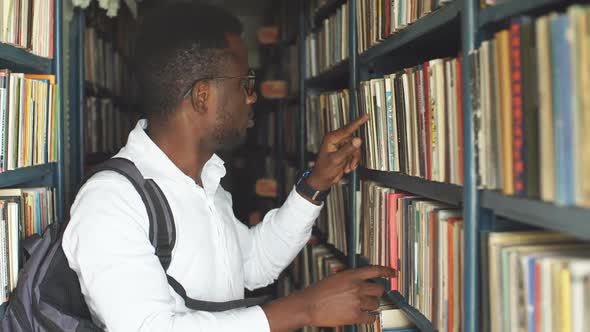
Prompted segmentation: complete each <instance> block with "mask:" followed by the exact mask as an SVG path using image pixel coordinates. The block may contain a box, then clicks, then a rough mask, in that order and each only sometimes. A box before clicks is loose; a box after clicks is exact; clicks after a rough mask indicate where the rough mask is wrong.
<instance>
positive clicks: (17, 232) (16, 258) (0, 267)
mask: <svg viewBox="0 0 590 332" xmlns="http://www.w3.org/2000/svg"><path fill="white" fill-rule="evenodd" d="M54 197H55V193H54V191H53V189H51V188H27V189H1V190H0V301H1V303H0V304H3V303H5V302H7V301H8V298H9V296H10V292H11V291H12V290H13V289H14V288H15V287H16V283H17V281H18V272H19V268H20V267H21V266H22V263H23V262H22V261H23V257H22V253H21V250H20V240H23V239H24V238H26V237H28V236H31V235H34V234H38V235H41V234H42V233H43V231H44V230H45V229H46V228H47V226H49V225H50V224H52V223H53V222H54V221H55V220H56V219H57V216H56V211H57V210H56V207H55V200H54Z"/></svg>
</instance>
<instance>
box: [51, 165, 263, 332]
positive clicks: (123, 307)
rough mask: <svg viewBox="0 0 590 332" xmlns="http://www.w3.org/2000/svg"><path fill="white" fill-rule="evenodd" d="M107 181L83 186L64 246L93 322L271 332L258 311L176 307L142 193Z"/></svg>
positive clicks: (112, 327)
mask: <svg viewBox="0 0 590 332" xmlns="http://www.w3.org/2000/svg"><path fill="white" fill-rule="evenodd" d="M105 173H107V172H105ZM107 174H109V173H107ZM99 175H104V174H103V173H101V174H99ZM117 177H118V175H117ZM110 179H111V180H99V179H96V180H95V179H91V181H89V182H88V183H87V184H86V185H85V186H84V188H82V190H81V191H80V193H79V194H78V196H77V198H76V202H75V203H74V205H73V207H72V210H71V216H72V217H71V220H70V223H69V225H68V227H67V229H66V232H65V233H64V238H63V244H62V246H63V249H64V253H65V255H66V257H67V259H68V261H69V264H70V267H71V268H72V269H73V270H74V271H75V272H76V273H77V275H78V278H79V280H80V285H81V288H82V292H83V294H84V298H85V300H86V302H87V304H88V306H89V309H90V311H91V312H92V313H93V317H94V318H95V319H96V320H98V321H100V323H102V324H103V325H104V326H105V327H106V329H107V330H108V331H109V332H129V331H141V332H147V331H150V332H151V331H154V332H155V331H158V332H160V331H172V332H185V331H186V332H188V331H190V332H201V331H203V332H204V331H227V332H230V331H231V332H233V331H270V329H269V326H268V320H267V318H266V315H265V313H264V311H263V310H262V309H261V308H260V307H251V308H245V309H236V310H230V311H225V312H221V313H210V312H202V311H190V310H187V309H186V308H182V307H183V306H182V305H181V306H179V305H178V304H177V301H178V298H179V297H178V298H175V296H173V295H172V294H173V292H171V288H170V286H169V285H168V282H167V279H166V274H165V272H164V270H163V269H162V267H161V265H160V262H159V260H158V258H157V257H156V255H154V248H153V247H152V245H151V244H150V242H149V236H148V234H149V233H148V232H149V225H148V224H149V223H148V217H147V213H146V211H145V206H144V204H143V202H142V201H141V198H140V196H139V194H138V193H137V192H136V191H135V189H134V188H133V186H132V185H131V184H130V183H128V182H127V180H119V179H117V178H114V179H113V177H111V178H110ZM121 179H123V178H122V177H121ZM179 307H181V308H180V309H181V310H179Z"/></svg>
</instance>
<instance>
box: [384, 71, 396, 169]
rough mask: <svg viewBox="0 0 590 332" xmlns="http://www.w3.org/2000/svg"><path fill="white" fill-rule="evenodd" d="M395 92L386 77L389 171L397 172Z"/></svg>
mask: <svg viewBox="0 0 590 332" xmlns="http://www.w3.org/2000/svg"><path fill="white" fill-rule="evenodd" d="M392 98H393V91H392V86H391V81H390V78H389V77H388V76H386V77H385V107H386V109H387V145H388V146H389V170H390V171H395V167H394V162H395V158H394V156H395V155H396V153H395V145H394V144H393V138H394V137H395V136H394V133H393V131H394V130H395V127H394V125H393V102H392V101H393V100H392Z"/></svg>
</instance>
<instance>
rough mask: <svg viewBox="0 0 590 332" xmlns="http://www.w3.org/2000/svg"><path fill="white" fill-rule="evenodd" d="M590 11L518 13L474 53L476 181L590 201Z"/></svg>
mask: <svg viewBox="0 0 590 332" xmlns="http://www.w3.org/2000/svg"><path fill="white" fill-rule="evenodd" d="M589 16H590V7H588V6H579V5H574V6H571V7H569V9H568V10H567V12H566V13H561V14H558V13H552V14H549V15H547V16H542V17H539V18H537V19H533V18H531V17H519V18H515V19H514V20H513V21H512V23H511V26H510V28H509V29H507V30H502V31H500V32H498V33H496V35H495V36H494V38H493V39H491V40H487V41H485V42H483V43H482V45H481V48H480V49H479V50H478V51H477V52H476V54H475V55H474V56H473V57H472V60H473V61H472V66H473V67H474V70H473V72H474V74H475V75H476V76H475V77H474V78H473V81H474V82H475V84H474V86H473V92H472V94H473V96H474V98H473V104H474V116H475V119H474V121H475V125H476V126H475V130H476V140H477V141H476V146H477V155H476V158H477V174H478V183H479V187H480V188H487V189H499V190H502V191H503V193H504V194H507V195H517V196H527V197H531V198H538V197H540V198H541V199H543V200H545V201H554V202H556V203H557V204H562V205H582V206H590V179H588V178H587V176H585V175H586V174H585V171H586V169H588V167H590V151H588V149H589V148H590V136H589V135H587V133H586V132H587V131H588V129H589V128H590V122H589V121H590V116H588V115H587V111H588V110H590V95H589V94H588V93H587V91H588V90H589V89H590V80H589V79H588V77H587V76H588V75H587V74H586V73H588V72H590V61H588V59H589V58H588V57H589V53H588V49H589V47H590V42H589V41H588V28H587V27H588V25H589V20H590V19H589Z"/></svg>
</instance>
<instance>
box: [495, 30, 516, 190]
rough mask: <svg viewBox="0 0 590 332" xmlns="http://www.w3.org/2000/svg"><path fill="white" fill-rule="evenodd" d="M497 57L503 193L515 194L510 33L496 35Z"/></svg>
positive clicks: (504, 32)
mask: <svg viewBox="0 0 590 332" xmlns="http://www.w3.org/2000/svg"><path fill="white" fill-rule="evenodd" d="M496 41H497V48H496V56H497V57H498V64H499V68H498V74H499V77H498V81H499V82H500V118H501V122H502V123H501V133H502V169H503V171H504V172H503V174H504V177H503V188H502V189H503V192H504V194H506V195H512V194H514V176H513V175H514V173H513V169H512V168H513V163H512V159H513V158H512V137H513V135H512V92H511V91H512V90H511V84H510V82H511V79H510V77H511V76H510V32H509V31H508V30H502V31H500V32H498V33H496Z"/></svg>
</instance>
